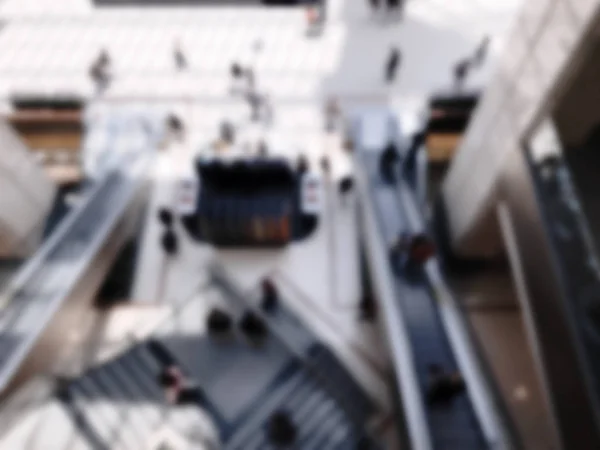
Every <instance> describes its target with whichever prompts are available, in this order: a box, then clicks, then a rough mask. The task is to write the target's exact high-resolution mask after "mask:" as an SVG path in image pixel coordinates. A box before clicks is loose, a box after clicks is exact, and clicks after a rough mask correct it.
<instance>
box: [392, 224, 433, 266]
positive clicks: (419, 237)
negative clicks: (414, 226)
mask: <svg viewBox="0 0 600 450" xmlns="http://www.w3.org/2000/svg"><path fill="white" fill-rule="evenodd" d="M434 254H435V246H434V244H433V242H432V241H431V239H429V237H428V236H427V235H426V234H424V233H416V234H413V235H411V234H410V233H407V232H403V233H401V234H400V236H398V239H397V240H396V242H395V243H394V244H393V245H392V248H391V251H390V257H391V258H392V262H393V264H394V266H395V267H396V268H397V269H398V270H400V271H404V272H405V273H407V274H409V275H411V274H415V273H416V272H417V271H418V270H419V269H420V268H422V267H423V265H424V264H425V263H426V262H427V261H428V260H429V259H430V258H431V257H432V256H433V255H434Z"/></svg>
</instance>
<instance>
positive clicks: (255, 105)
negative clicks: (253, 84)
mask: <svg viewBox="0 0 600 450" xmlns="http://www.w3.org/2000/svg"><path fill="white" fill-rule="evenodd" d="M246 101H247V102H248V106H249V107H250V120H251V121H253V122H257V121H258V120H260V116H261V114H260V113H261V109H262V106H263V99H262V97H261V96H260V94H259V93H258V92H256V91H255V90H254V89H252V90H249V91H248V92H247V93H246Z"/></svg>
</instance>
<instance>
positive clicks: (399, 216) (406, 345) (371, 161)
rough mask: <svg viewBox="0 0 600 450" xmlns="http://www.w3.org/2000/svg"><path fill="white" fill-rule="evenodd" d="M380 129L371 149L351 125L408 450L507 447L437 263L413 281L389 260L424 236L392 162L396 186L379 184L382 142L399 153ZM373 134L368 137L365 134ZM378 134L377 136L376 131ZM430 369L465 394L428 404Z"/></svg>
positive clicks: (359, 125)
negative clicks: (394, 247)
mask: <svg viewBox="0 0 600 450" xmlns="http://www.w3.org/2000/svg"><path fill="white" fill-rule="evenodd" d="M384 120H386V121H387V123H386V124H385V125H384V126H378V127H377V128H378V130H379V131H378V132H379V133H384V134H385V136H384V137H382V138H381V139H380V141H381V142H380V143H378V144H375V142H376V140H373V137H372V136H369V137H368V139H367V138H366V135H367V134H368V133H369V130H366V129H365V128H366V127H369V126H370V123H369V121H368V120H358V121H356V123H355V128H356V129H355V133H356V134H355V136H354V138H353V139H354V148H355V167H356V169H357V172H358V173H357V178H358V180H359V191H360V194H361V198H360V200H361V206H362V211H363V221H364V222H365V223H364V234H365V235H366V237H365V240H366V247H367V255H368V258H369V263H370V266H371V267H372V268H373V271H374V272H375V275H374V285H375V287H376V290H377V293H378V297H379V299H380V303H381V307H382V309H383V310H384V311H383V313H384V316H385V325H386V331H387V333H388V340H389V341H390V346H391V350H392V354H393V358H394V363H395V367H396V371H397V378H398V380H397V382H398V388H399V391H400V396H401V402H402V406H403V409H404V416H405V421H406V427H407V429H408V439H409V440H410V446H411V447H412V448H419V449H420V448H428V449H429V448H430V449H461V450H464V449H490V448H493V449H497V448H509V444H508V440H507V438H506V437H505V433H503V432H502V428H503V427H502V425H501V421H500V419H499V415H498V414H497V411H496V408H495V407H494V405H493V401H492V400H491V396H490V394H489V388H488V387H487V386H486V383H485V381H484V380H483V377H482V375H481V371H480V370H479V369H478V367H477V366H478V364H477V361H476V357H475V356H474V355H475V353H474V351H473V350H472V349H471V342H470V338H469V336H468V332H467V331H466V326H465V324H464V323H463V322H462V317H461V312H460V309H459V307H458V306H457V305H456V304H455V302H454V299H453V298H452V295H451V294H450V293H449V291H448V289H447V288H446V286H445V284H444V282H443V278H442V277H441V275H440V270H439V265H438V263H437V261H436V260H435V258H433V260H430V261H429V262H428V263H427V264H426V266H425V267H424V270H423V271H422V273H420V274H418V275H417V276H414V275H412V274H408V273H406V271H404V270H403V269H401V268H400V267H398V266H400V264H397V263H398V261H393V257H392V256H390V254H389V251H388V249H389V248H390V246H391V244H392V243H393V242H395V241H396V239H397V238H398V237H399V236H400V234H401V233H403V232H408V233H410V234H413V233H418V232H423V231H425V224H424V220H423V218H422V215H421V214H422V213H421V212H420V211H422V208H420V207H419V206H418V203H417V201H416V198H417V197H419V196H417V195H415V193H414V192H413V188H412V187H411V186H410V185H409V183H408V182H407V181H406V180H405V178H404V176H403V172H402V170H401V169H400V165H399V164H395V168H394V174H395V182H393V183H390V182H387V181H384V180H383V179H382V175H381V172H380V156H381V151H382V150H383V148H384V146H385V145H387V144H388V142H389V141H390V140H391V141H395V142H396V143H397V146H398V147H399V148H401V144H400V139H399V130H398V129H396V128H395V127H396V125H395V124H394V121H393V120H391V119H390V117H389V116H388V117H385V118H384ZM371 134H372V133H371ZM376 134H377V132H376ZM433 365H437V366H439V367H442V368H443V369H444V370H445V371H446V372H447V373H453V372H456V371H458V372H460V373H461V374H462V376H463V379H464V380H465V383H466V387H467V388H466V391H465V392H464V393H461V394H459V395H458V396H457V397H456V398H453V399H452V400H451V401H448V402H446V403H445V404H442V405H438V404H431V402H429V401H428V398H427V391H428V386H429V382H430V371H431V368H432V366H433Z"/></svg>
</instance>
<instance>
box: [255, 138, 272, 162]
mask: <svg viewBox="0 0 600 450" xmlns="http://www.w3.org/2000/svg"><path fill="white" fill-rule="evenodd" d="M256 154H257V156H258V157H259V158H266V157H267V156H269V149H268V147H267V143H266V142H265V141H264V140H262V139H261V140H260V141H258V145H257V147H256Z"/></svg>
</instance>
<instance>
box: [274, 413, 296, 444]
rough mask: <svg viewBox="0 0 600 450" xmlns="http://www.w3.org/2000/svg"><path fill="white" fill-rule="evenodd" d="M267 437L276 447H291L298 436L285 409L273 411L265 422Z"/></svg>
mask: <svg viewBox="0 0 600 450" xmlns="http://www.w3.org/2000/svg"><path fill="white" fill-rule="evenodd" d="M267 437H268V439H269V442H270V443H272V444H273V445H274V446H275V447H276V448H291V447H292V446H293V445H294V443H295V442H296V440H297V438H298V430H297V427H296V425H295V424H294V422H293V420H292V417H291V416H290V414H288V413H287V412H286V411H275V412H274V413H273V414H272V415H271V417H270V418H269V421H268V422H267Z"/></svg>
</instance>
